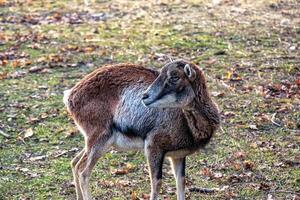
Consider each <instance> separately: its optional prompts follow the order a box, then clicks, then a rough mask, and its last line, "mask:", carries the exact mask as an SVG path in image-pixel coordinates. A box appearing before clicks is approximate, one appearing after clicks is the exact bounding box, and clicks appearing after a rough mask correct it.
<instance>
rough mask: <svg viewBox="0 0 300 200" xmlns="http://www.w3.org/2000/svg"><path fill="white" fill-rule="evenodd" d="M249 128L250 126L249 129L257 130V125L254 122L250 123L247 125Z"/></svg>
mask: <svg viewBox="0 0 300 200" xmlns="http://www.w3.org/2000/svg"><path fill="white" fill-rule="evenodd" d="M249 128H250V129H251V130H258V128H257V126H256V125H255V124H250V125H249Z"/></svg>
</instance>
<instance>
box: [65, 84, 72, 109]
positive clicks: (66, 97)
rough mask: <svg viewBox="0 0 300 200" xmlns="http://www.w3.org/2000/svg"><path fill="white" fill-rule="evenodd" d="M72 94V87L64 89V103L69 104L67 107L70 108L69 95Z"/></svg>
mask: <svg viewBox="0 0 300 200" xmlns="http://www.w3.org/2000/svg"><path fill="white" fill-rule="evenodd" d="M70 94H71V89H70V90H65V91H64V98H63V102H64V104H65V105H66V106H67V108H69V96H70Z"/></svg>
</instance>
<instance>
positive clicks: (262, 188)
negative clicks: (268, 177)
mask: <svg viewBox="0 0 300 200" xmlns="http://www.w3.org/2000/svg"><path fill="white" fill-rule="evenodd" d="M258 189H259V190H263V191H268V190H270V189H271V187H270V186H269V185H268V184H267V183H264V182H262V183H260V185H259V188H258Z"/></svg>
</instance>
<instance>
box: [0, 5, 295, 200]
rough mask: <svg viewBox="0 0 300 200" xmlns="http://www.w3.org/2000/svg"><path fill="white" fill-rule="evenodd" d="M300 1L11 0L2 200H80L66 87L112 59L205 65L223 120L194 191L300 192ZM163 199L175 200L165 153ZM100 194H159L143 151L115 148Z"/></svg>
mask: <svg viewBox="0 0 300 200" xmlns="http://www.w3.org/2000/svg"><path fill="white" fill-rule="evenodd" d="M299 26H300V2H299V1H297V0H294V1H292V0H287V1H279V0H261V1H253V2H252V1H246V0H245V1H242V0H235V1H233V0H232V1H231V0H222V1H216V0H214V1H205V0H203V1H196V0H186V1H167V0H166V1H120V2H117V1H113V2H111V1H105V0H104V1H100V0H98V1H97V0H95V1H90V5H86V4H84V2H83V1H79V0H78V1H75V0H74V1H66V0H65V1H53V0H46V1H31V0H27V1H25V0H24V1H5V0H0V79H1V80H0V111H1V112H0V199H10V200H11V199H74V198H75V189H74V185H73V184H72V175H71V168H70V164H69V163H70V160H71V159H72V157H74V155H75V154H76V153H77V152H78V151H79V150H80V149H82V148H83V145H84V142H83V137H82V136H81V135H80V134H79V132H78V131H77V130H76V128H75V126H74V124H73V122H72V120H71V119H70V118H69V116H68V114H67V112H66V110H65V109H64V105H63V103H62V95H63V91H64V90H66V89H68V88H70V87H72V86H73V85H74V84H75V83H76V82H77V81H78V80H80V79H81V78H82V77H83V76H84V75H85V74H87V73H89V72H90V71H92V70H94V69H96V68H98V67H101V65H103V64H110V63H120V62H133V63H139V64H143V65H145V66H152V67H157V68H159V67H161V66H162V65H163V64H165V63H166V62H168V60H169V59H172V58H185V59H187V60H191V61H193V62H194V63H196V64H198V65H199V66H200V67H201V68H202V69H203V71H204V73H205V76H206V79H207V82H208V85H209V88H210V92H211V94H212V96H213V98H214V100H215V101H216V102H217V104H218V105H219V108H220V112H221V116H222V127H221V129H220V130H219V131H218V132H217V133H216V134H215V136H214V138H213V140H212V141H211V143H210V144H209V145H208V146H207V147H206V148H205V149H204V150H201V151H200V152H199V153H198V154H195V155H192V156H190V157H188V159H187V190H186V196H187V199H200V198H201V199H230V198H232V199H269V200H271V199H299V198H300V130H299V129H300V100H299V98H300V27H299ZM163 177H164V180H163V187H162V191H161V195H162V196H163V198H164V199H176V196H175V182H174V179H173V177H172V174H171V172H170V166H169V163H168V162H167V161H166V162H165V166H164V172H163ZM90 186H91V191H92V194H93V197H95V198H96V199H101V200H103V199H148V198H149V196H148V193H149V192H150V184H149V178H148V170H147V166H146V164H145V159H144V156H143V154H142V153H141V152H116V151H114V150H112V151H110V152H109V153H107V154H106V155H105V156H104V157H103V158H101V159H100V161H99V163H98V165H97V166H96V168H95V170H94V173H93V176H92V178H91V181H90Z"/></svg>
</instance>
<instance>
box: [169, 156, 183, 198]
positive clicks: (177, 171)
mask: <svg viewBox="0 0 300 200" xmlns="http://www.w3.org/2000/svg"><path fill="white" fill-rule="evenodd" d="M170 160H171V165H172V170H173V174H174V177H175V179H176V189H177V200H184V199H185V194H184V190H185V157H184V158H170Z"/></svg>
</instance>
